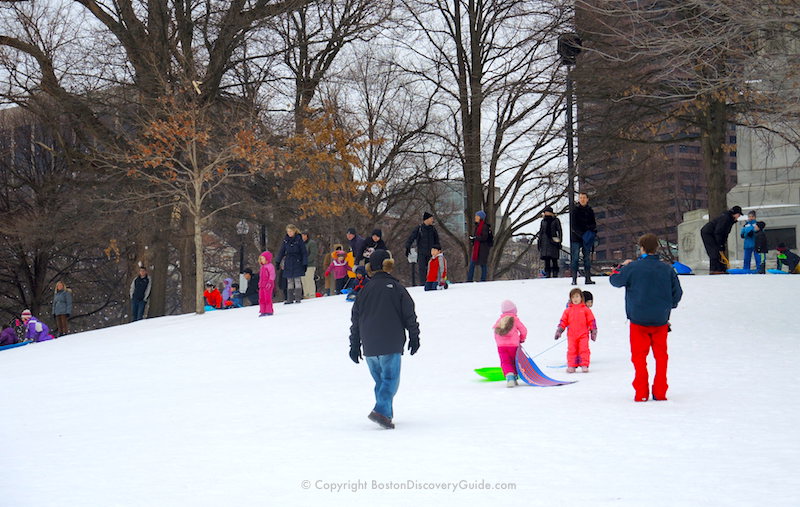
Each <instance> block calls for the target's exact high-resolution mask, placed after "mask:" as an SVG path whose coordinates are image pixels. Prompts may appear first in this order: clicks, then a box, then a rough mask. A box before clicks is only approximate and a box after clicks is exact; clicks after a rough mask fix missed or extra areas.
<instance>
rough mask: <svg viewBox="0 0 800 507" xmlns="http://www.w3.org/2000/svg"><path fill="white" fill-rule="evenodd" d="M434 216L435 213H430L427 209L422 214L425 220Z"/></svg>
mask: <svg viewBox="0 0 800 507" xmlns="http://www.w3.org/2000/svg"><path fill="white" fill-rule="evenodd" d="M432 216H433V215H431V214H430V213H428V212H427V211H426V212H425V213H423V214H422V221H423V222H424V221H425V220H427V219H429V218H431V217H432Z"/></svg>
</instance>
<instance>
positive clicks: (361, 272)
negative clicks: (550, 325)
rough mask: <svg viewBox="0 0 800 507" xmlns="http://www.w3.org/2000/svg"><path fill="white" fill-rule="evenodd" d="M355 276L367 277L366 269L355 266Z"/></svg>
mask: <svg viewBox="0 0 800 507" xmlns="http://www.w3.org/2000/svg"><path fill="white" fill-rule="evenodd" d="M356 274H357V275H361V276H367V268H365V267H364V266H361V265H359V266H356Z"/></svg>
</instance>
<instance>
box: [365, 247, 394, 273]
mask: <svg viewBox="0 0 800 507" xmlns="http://www.w3.org/2000/svg"><path fill="white" fill-rule="evenodd" d="M391 258H392V256H391V255H389V252H387V251H386V250H383V249H380V248H379V249H378V250H375V251H374V252H372V255H370V256H369V269H370V270H372V272H373V273H374V272H375V271H382V270H383V261H385V260H389V259H391Z"/></svg>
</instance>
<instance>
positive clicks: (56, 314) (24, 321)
mask: <svg viewBox="0 0 800 507" xmlns="http://www.w3.org/2000/svg"><path fill="white" fill-rule="evenodd" d="M52 316H53V319H54V320H55V322H56V328H55V330H54V331H52V332H51V329H50V327H49V326H48V325H47V324H45V323H44V322H43V321H42V320H41V319H39V318H38V317H36V316H34V315H33V313H32V312H31V310H28V309H25V310H23V311H22V313H21V314H20V315H19V317H15V318H14V319H12V321H11V322H10V323H8V324H4V325H3V330H2V332H0V347H2V346H7V345H14V344H16V343H22V342H42V341H46V340H51V339H53V338H58V337H60V336H64V335H66V334H68V333H69V318H70V317H71V316H72V289H70V288H68V287H67V284H66V283H65V282H64V281H63V280H59V281H57V282H56V287H55V291H54V292H53V304H52Z"/></svg>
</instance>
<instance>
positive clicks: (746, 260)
mask: <svg viewBox="0 0 800 507" xmlns="http://www.w3.org/2000/svg"><path fill="white" fill-rule="evenodd" d="M754 254H755V255H754ZM750 256H754V257H755V259H756V269H758V265H759V262H758V254H757V253H755V248H745V249H744V265H743V266H742V267H744V269H750Z"/></svg>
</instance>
